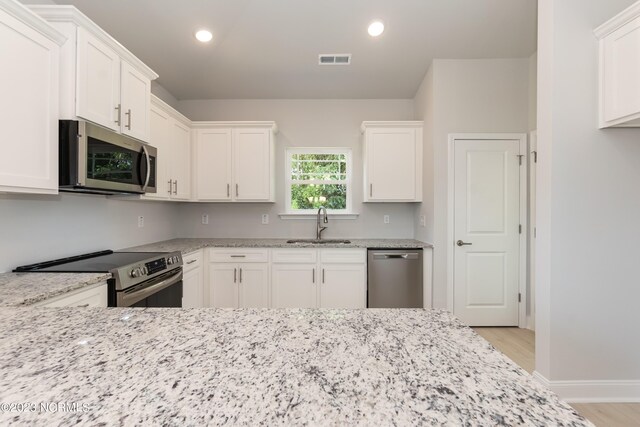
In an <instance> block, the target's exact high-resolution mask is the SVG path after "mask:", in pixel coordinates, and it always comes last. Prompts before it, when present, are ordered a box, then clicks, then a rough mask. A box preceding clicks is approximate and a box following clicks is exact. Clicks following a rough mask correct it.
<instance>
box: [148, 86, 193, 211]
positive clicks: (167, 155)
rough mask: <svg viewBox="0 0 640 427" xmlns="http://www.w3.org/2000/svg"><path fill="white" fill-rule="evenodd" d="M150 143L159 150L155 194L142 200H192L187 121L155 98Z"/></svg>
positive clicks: (151, 111) (189, 138) (189, 130)
mask: <svg viewBox="0 0 640 427" xmlns="http://www.w3.org/2000/svg"><path fill="white" fill-rule="evenodd" d="M150 116H151V118H150V122H151V125H150V134H151V139H150V143H151V145H152V146H154V147H155V148H156V149H157V150H158V157H157V159H158V160H157V161H158V163H157V164H156V188H157V192H156V193H147V194H146V195H144V196H141V197H142V198H143V199H160V200H168V199H171V200H189V199H190V198H191V129H190V121H189V119H187V118H186V117H184V116H183V115H182V114H180V113H178V112H177V111H176V110H174V109H173V108H171V107H170V106H169V105H167V104H166V103H164V102H163V101H162V100H160V99H159V98H157V97H156V96H153V95H152V96H151V110H150Z"/></svg>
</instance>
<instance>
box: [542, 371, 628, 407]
mask: <svg viewBox="0 0 640 427" xmlns="http://www.w3.org/2000/svg"><path fill="white" fill-rule="evenodd" d="M533 378H534V379H535V380H536V381H538V382H539V383H540V384H542V385H543V386H545V387H547V388H549V389H551V391H553V392H554V393H556V394H557V395H558V396H560V398H561V399H562V400H564V401H565V402H570V403H608V402H621V403H640V380H613V381H603V380H594V381H549V380H548V379H546V378H545V377H544V376H542V375H541V374H540V373H539V372H537V371H534V372H533Z"/></svg>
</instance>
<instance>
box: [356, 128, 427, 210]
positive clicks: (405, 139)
mask: <svg viewBox="0 0 640 427" xmlns="http://www.w3.org/2000/svg"><path fill="white" fill-rule="evenodd" d="M365 138H366V150H367V178H368V182H365V185H367V188H366V189H365V191H366V192H367V193H366V194H367V196H368V198H367V200H370V201H376V200H379V201H394V200H397V201H402V200H406V201H413V200H416V198H417V193H416V174H417V170H416V158H417V157H418V152H417V146H416V130H415V129H402V128H397V129H394V128H388V129H387V128H381V129H367V132H366V137H365Z"/></svg>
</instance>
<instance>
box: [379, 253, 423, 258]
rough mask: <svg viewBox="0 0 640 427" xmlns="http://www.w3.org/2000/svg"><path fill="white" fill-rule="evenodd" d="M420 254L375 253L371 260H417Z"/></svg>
mask: <svg viewBox="0 0 640 427" xmlns="http://www.w3.org/2000/svg"><path fill="white" fill-rule="evenodd" d="M419 258H420V254H419V253H417V252H406V253H386V252H377V253H374V254H373V259H419Z"/></svg>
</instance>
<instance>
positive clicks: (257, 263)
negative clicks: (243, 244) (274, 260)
mask: <svg viewBox="0 0 640 427" xmlns="http://www.w3.org/2000/svg"><path fill="white" fill-rule="evenodd" d="M268 256H269V254H268V250H266V249H264V250H263V249H258V250H255V249H249V250H245V251H243V250H234V249H211V250H210V251H209V280H208V284H209V303H210V304H209V305H210V306H211V307H217V308H254V307H255V308H261V307H269V263H268Z"/></svg>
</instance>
